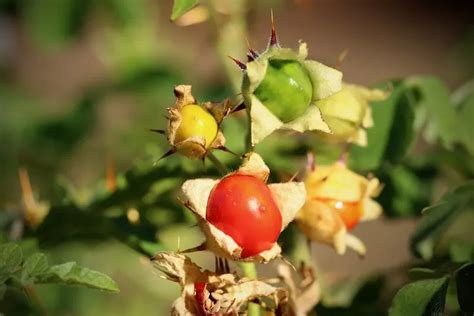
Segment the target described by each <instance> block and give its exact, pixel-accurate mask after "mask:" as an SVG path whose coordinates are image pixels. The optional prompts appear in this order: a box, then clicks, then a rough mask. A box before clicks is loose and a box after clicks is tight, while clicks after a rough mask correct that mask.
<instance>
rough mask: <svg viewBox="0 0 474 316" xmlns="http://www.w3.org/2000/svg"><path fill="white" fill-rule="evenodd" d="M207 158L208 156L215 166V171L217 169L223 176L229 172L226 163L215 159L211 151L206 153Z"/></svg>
mask: <svg viewBox="0 0 474 316" xmlns="http://www.w3.org/2000/svg"><path fill="white" fill-rule="evenodd" d="M207 158H209V160H210V161H211V162H212V164H213V165H214V167H216V169H217V171H219V173H221V174H222V175H223V176H225V175H226V174H228V173H229V168H227V166H226V165H224V164H223V163H222V162H221V161H220V160H219V159H217V157H216V156H215V155H214V154H213V153H212V152H210V153H209V154H207Z"/></svg>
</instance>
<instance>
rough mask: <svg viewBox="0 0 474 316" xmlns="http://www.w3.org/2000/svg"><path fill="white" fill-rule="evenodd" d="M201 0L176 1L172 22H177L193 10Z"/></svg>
mask: <svg viewBox="0 0 474 316" xmlns="http://www.w3.org/2000/svg"><path fill="white" fill-rule="evenodd" d="M198 2H199V0H174V4H173V11H172V12H171V21H175V20H176V19H177V18H179V17H181V16H182V15H183V14H185V13H186V12H188V11H189V10H191V9H192V8H193V7H194V6H195V5H196V4H198Z"/></svg>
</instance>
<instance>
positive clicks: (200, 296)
mask: <svg viewBox="0 0 474 316" xmlns="http://www.w3.org/2000/svg"><path fill="white" fill-rule="evenodd" d="M206 285H207V283H206V282H195V283H194V298H195V299H196V305H197V309H198V312H199V316H206V315H207V314H206V312H205V311H204V292H205V291H206Z"/></svg>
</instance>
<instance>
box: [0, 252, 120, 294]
mask: <svg viewBox="0 0 474 316" xmlns="http://www.w3.org/2000/svg"><path fill="white" fill-rule="evenodd" d="M51 283H57V284H66V285H77V286H85V287H88V288H92V289H98V290H103V291H108V292H118V291H119V288H118V285H117V283H115V281H114V280H112V279H111V278H110V277H109V276H107V275H105V274H103V273H100V272H98V271H94V270H90V269H88V268H84V267H81V266H79V265H78V264H77V263H75V262H67V263H63V264H59V265H49V263H48V259H47V257H46V256H45V255H44V254H43V253H34V254H32V255H30V256H27V257H24V256H23V251H22V249H21V248H20V246H19V245H18V244H15V243H3V244H1V245H0V298H3V295H4V294H5V291H6V290H7V289H8V287H17V288H26V287H29V286H31V285H33V284H51Z"/></svg>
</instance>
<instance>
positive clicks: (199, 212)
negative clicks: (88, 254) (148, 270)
mask: <svg viewBox="0 0 474 316" xmlns="http://www.w3.org/2000/svg"><path fill="white" fill-rule="evenodd" d="M307 55H308V49H307V45H306V44H305V43H300V46H299V50H298V52H295V51H293V50H291V49H289V48H282V47H280V45H279V43H278V39H277V35H276V32H275V28H274V26H273V23H272V33H271V37H270V41H269V45H268V47H267V49H266V51H264V52H262V53H257V52H256V51H254V50H253V49H249V53H248V55H247V56H248V62H247V63H243V62H240V61H238V60H236V59H233V60H234V61H235V62H236V63H237V65H238V66H239V67H240V68H241V69H242V71H243V79H242V91H241V95H242V97H243V100H242V101H243V102H242V103H241V102H237V103H235V102H231V101H229V100H226V101H224V102H221V103H210V102H206V103H198V102H197V100H196V99H195V98H194V97H193V96H192V94H191V87H190V86H185V85H181V86H177V87H176V88H175V95H176V103H175V104H174V105H173V106H172V107H171V108H169V109H168V112H169V123H168V129H167V131H163V130H155V131H158V132H160V133H163V134H166V135H167V138H168V141H169V143H170V145H171V149H170V150H169V151H168V152H167V153H166V154H165V156H168V155H170V154H173V153H176V152H177V153H180V154H182V155H184V156H186V157H189V158H192V159H196V158H197V159H203V160H204V159H206V157H208V156H209V155H211V157H212V159H211V161H213V162H215V163H216V161H215V159H216V158H215V157H214V156H212V153H211V151H212V150H214V149H220V150H225V151H229V150H228V149H227V148H226V147H225V137H224V134H223V132H222V130H221V128H220V125H221V122H222V121H223V119H224V118H225V117H226V116H227V115H229V114H231V113H232V112H235V111H237V110H240V109H243V108H245V109H246V111H247V114H248V118H249V144H248V145H249V148H252V149H253V148H254V146H255V145H257V144H258V143H259V142H261V141H263V140H264V139H265V138H266V137H267V136H269V135H270V134H272V133H273V132H275V131H276V130H293V131H296V132H300V133H303V132H307V131H312V135H313V136H315V137H318V138H320V139H321V140H322V141H329V142H336V143H342V144H350V143H356V144H358V145H362V146H363V145H366V143H367V137H366V134H365V133H366V132H365V129H366V128H369V127H370V126H372V124H373V122H372V117H371V111H370V105H369V102H370V101H376V100H382V99H384V98H386V97H387V93H386V92H385V91H381V90H376V89H368V88H365V87H361V86H356V85H351V84H346V83H342V73H341V72H340V71H339V70H337V69H335V68H332V67H329V66H326V65H324V64H322V63H320V62H317V61H315V60H310V59H307ZM344 146H346V145H344ZM346 147H347V146H346ZM269 174H270V170H269V168H268V166H267V165H266V164H265V162H264V161H263V159H262V157H261V156H260V155H258V154H257V153H255V152H253V151H251V152H249V153H247V154H245V155H244V156H243V161H242V164H241V167H240V168H239V169H238V170H236V171H235V172H230V173H228V174H223V177H222V178H221V179H218V180H216V179H194V180H188V181H186V182H185V183H184V184H183V185H182V193H183V202H184V205H185V206H186V207H187V208H188V209H189V210H191V212H192V213H193V214H194V215H195V216H196V219H197V223H198V225H199V227H200V228H201V230H202V232H203V233H204V235H205V241H204V243H202V244H200V245H197V246H196V248H193V250H208V251H211V252H213V253H214V254H215V256H216V258H217V259H216V260H218V262H221V263H222V262H223V263H222V264H219V265H217V266H218V267H219V268H218V269H217V271H216V272H215V273H211V272H209V271H204V272H202V271H201V269H200V268H199V267H198V266H196V265H195V264H194V263H192V262H191V261H190V259H189V258H187V257H185V256H183V255H181V254H176V253H159V254H157V255H156V256H155V257H154V258H153V260H154V261H155V263H156V265H157V266H158V268H159V269H160V270H161V271H163V272H164V273H165V274H166V276H167V277H168V278H169V279H170V280H174V281H178V282H179V283H180V284H181V285H182V289H183V291H182V293H183V294H182V296H181V298H180V299H178V300H177V301H176V302H175V304H174V306H173V314H175V315H190V314H191V315H226V314H232V313H238V312H239V311H241V309H242V307H243V306H244V305H246V304H248V303H249V302H251V301H253V300H255V299H256V298H257V297H267V298H268V297H271V298H272V301H273V303H274V306H273V307H271V308H270V309H272V310H281V309H287V310H291V311H292V313H297V314H304V313H305V311H307V310H309V309H311V308H312V306H313V305H314V304H316V303H317V299H316V302H313V300H306V301H302V300H301V299H300V296H301V293H303V292H304V291H303V290H302V289H301V288H298V287H297V286H296V284H304V286H303V288H304V289H306V291H308V290H311V291H316V290H317V288H318V283H317V282H316V278H315V277H314V268H313V267H312V266H311V265H308V263H305V264H304V265H303V266H301V268H302V269H301V270H300V272H301V271H303V272H304V273H303V272H301V273H300V275H299V277H300V278H301V280H302V281H301V282H302V283H299V282H297V281H296V280H295V276H294V275H293V273H291V272H289V271H288V270H286V269H285V268H283V267H280V268H279V271H280V278H281V280H283V283H284V286H273V285H270V284H267V283H265V282H263V281H258V280H248V279H246V278H240V277H238V276H236V274H232V273H230V271H229V268H228V264H227V260H232V261H238V262H258V263H267V262H269V261H270V260H272V259H274V258H277V257H280V258H281V248H280V246H279V245H278V243H277V241H278V238H279V236H280V234H281V232H282V231H283V230H284V229H285V228H286V227H287V226H288V225H289V224H290V222H292V221H293V220H295V222H296V227H298V228H299V229H300V231H301V232H302V233H303V234H304V235H305V236H306V238H307V240H308V241H315V242H322V243H326V244H329V245H331V246H332V247H334V249H335V250H336V252H337V253H339V254H343V253H344V252H345V251H346V248H352V249H354V250H355V251H356V252H357V253H359V254H360V255H364V254H365V252H366V249H365V246H364V244H363V243H362V241H360V240H359V239H358V238H357V237H355V236H354V235H352V234H350V233H349V231H350V230H351V229H353V228H354V227H355V226H356V225H357V224H358V223H359V222H361V221H366V220H371V219H375V218H377V217H378V216H380V214H381V213H382V209H381V207H380V205H379V204H377V202H375V201H374V200H373V199H372V198H373V197H376V196H377V195H378V193H379V192H380V190H381V186H380V184H379V181H378V180H377V179H376V178H374V177H370V178H365V177H363V176H360V175H358V174H356V173H354V172H353V171H351V170H349V169H348V168H347V166H346V164H345V161H344V160H343V159H342V160H340V161H337V162H335V163H334V164H332V165H318V166H315V165H314V162H313V159H311V160H310V162H309V163H308V169H307V172H306V175H305V177H304V179H301V181H289V182H285V183H271V184H268V183H267V180H268V178H269ZM223 267H224V268H223ZM304 280H310V281H309V282H307V281H304ZM298 293H299V294H298ZM313 297H315V298H317V297H318V296H313ZM267 308H268V306H267Z"/></svg>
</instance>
